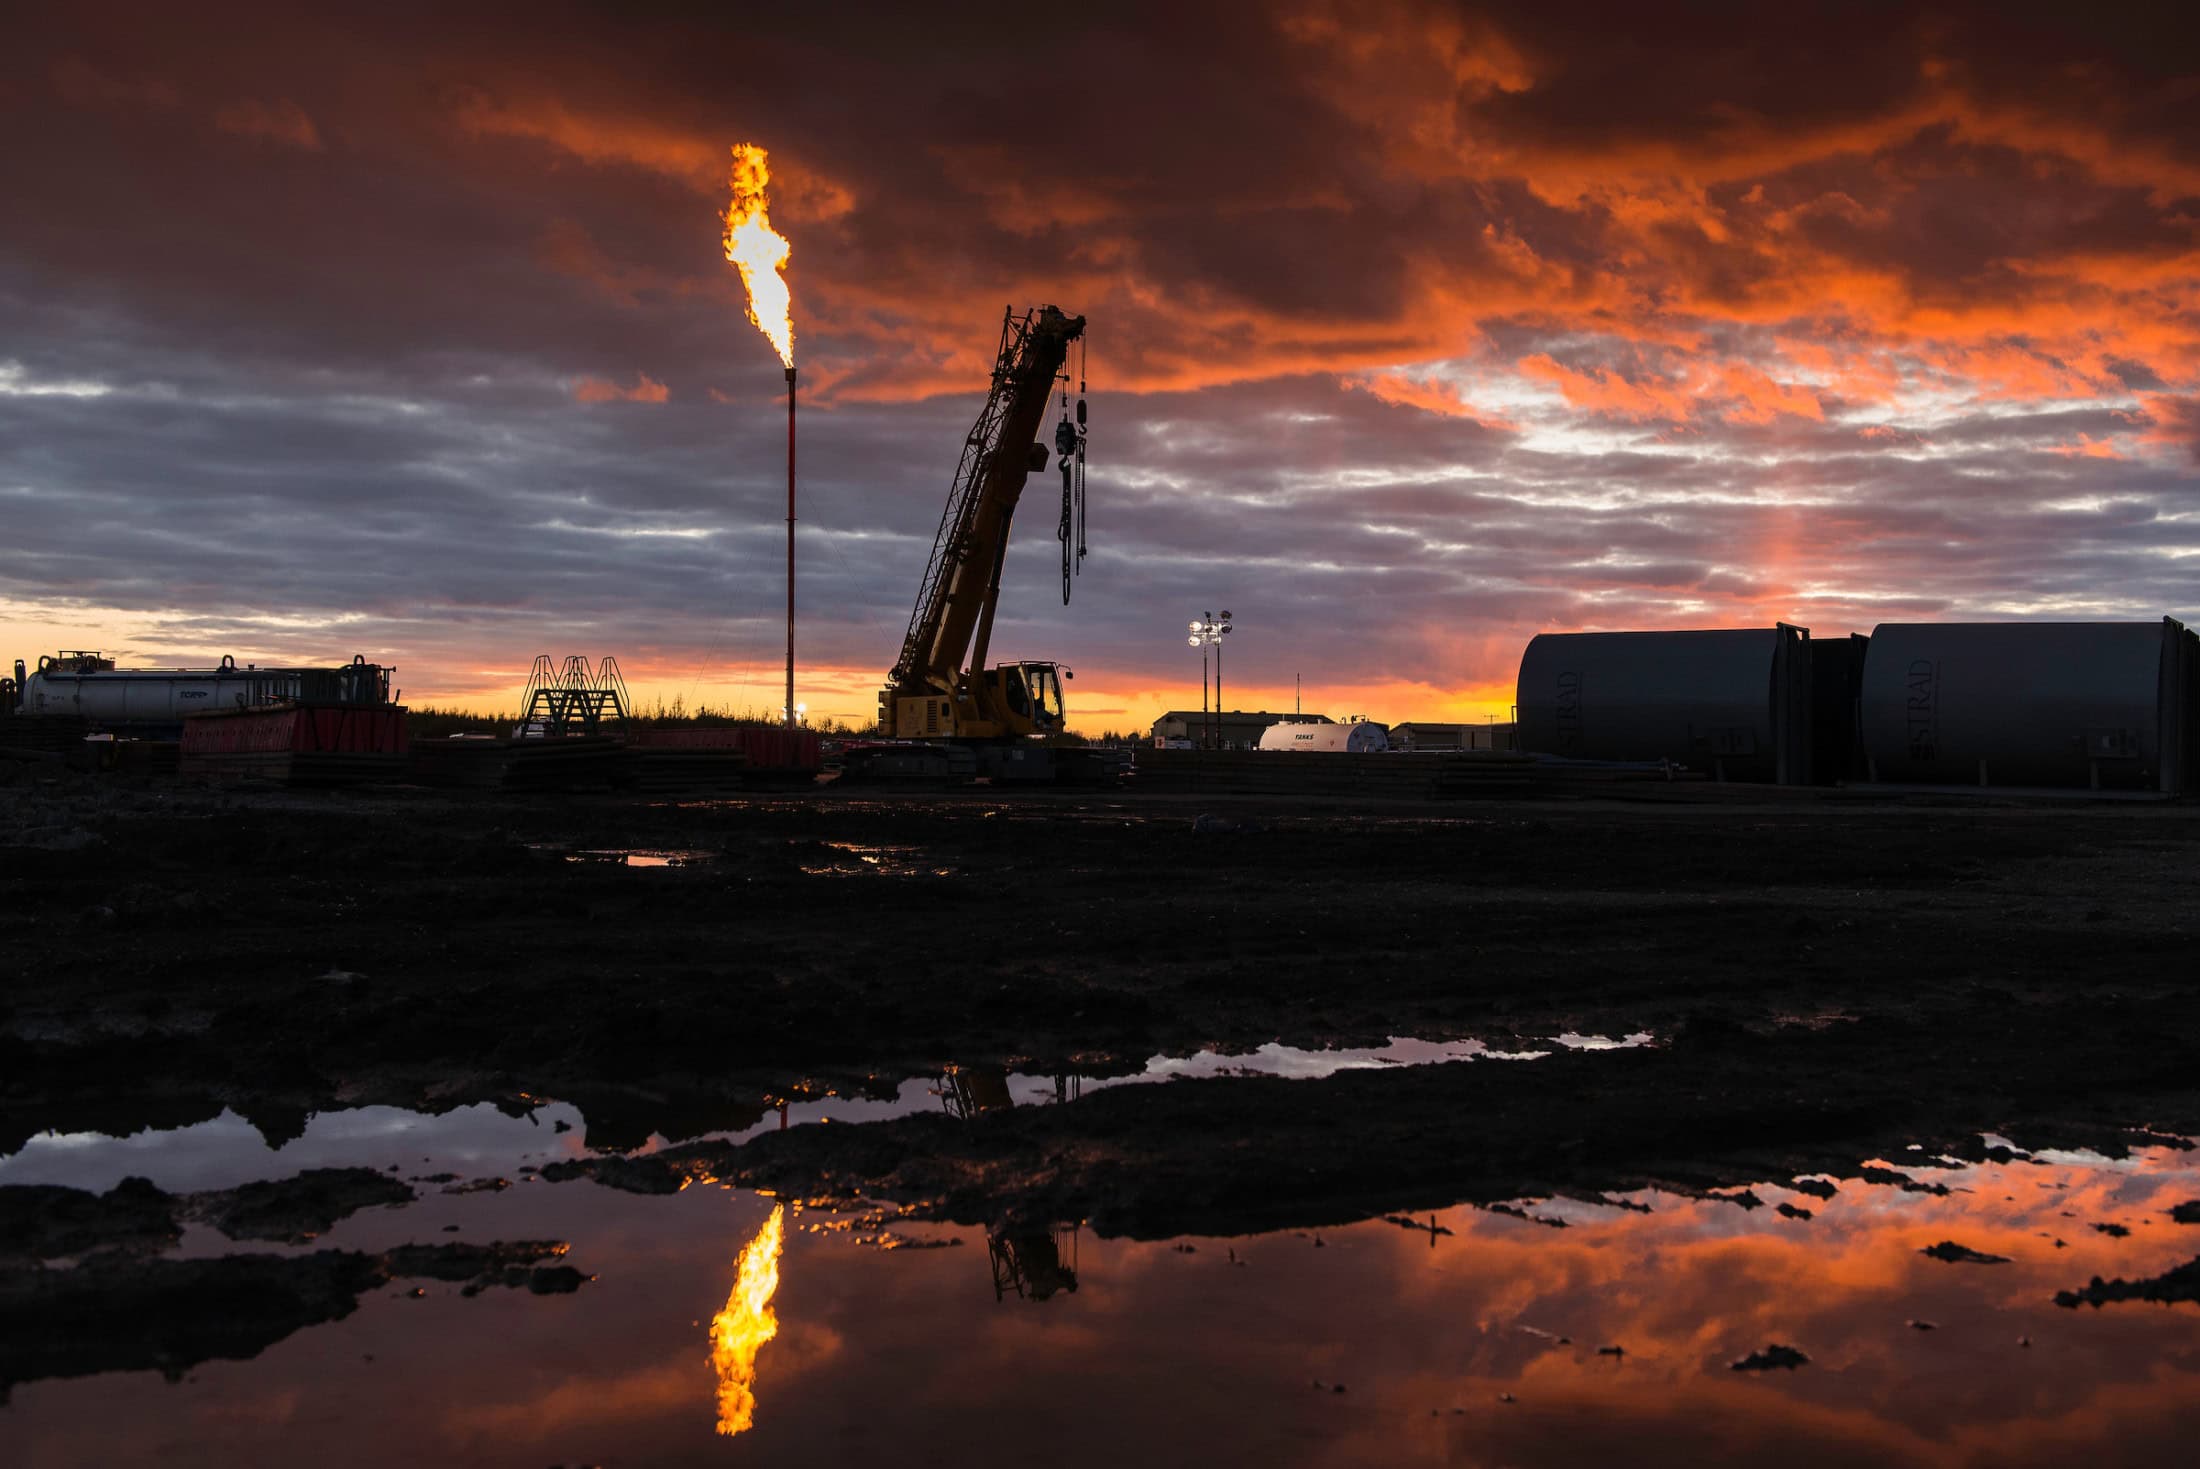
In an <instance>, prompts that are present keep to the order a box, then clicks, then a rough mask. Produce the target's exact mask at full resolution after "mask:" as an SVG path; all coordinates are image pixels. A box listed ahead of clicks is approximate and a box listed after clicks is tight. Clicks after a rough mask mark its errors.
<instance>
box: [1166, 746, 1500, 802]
mask: <svg viewBox="0 0 2200 1469" xmlns="http://www.w3.org/2000/svg"><path fill="white" fill-rule="evenodd" d="M1134 769H1135V771H1136V775H1135V776H1134V777H1133V780H1134V784H1135V786H1136V788H1137V789H1139V790H1142V791H1184V792H1188V793H1193V794H1200V795H1258V796H1374V797H1389V798H1394V799H1398V800H1425V799H1428V798H1431V797H1440V796H1452V795H1476V794H1481V793H1483V792H1485V791H1499V790H1511V789H1519V788H1524V787H1526V786H1528V785H1529V784H1530V783H1531V782H1532V781H1533V779H1534V773H1535V762H1534V761H1533V760H1531V759H1529V758H1528V757H1527V756H1525V755H1513V754H1498V753H1489V752H1474V753H1457V754H1435V753H1427V752H1423V753H1417V754H1415V753H1400V752H1396V751H1389V752H1385V753H1382V754H1372V755H1367V754H1352V753H1348V752H1345V751H1332V750H1140V751H1138V754H1137V760H1136V764H1135V766H1134Z"/></svg>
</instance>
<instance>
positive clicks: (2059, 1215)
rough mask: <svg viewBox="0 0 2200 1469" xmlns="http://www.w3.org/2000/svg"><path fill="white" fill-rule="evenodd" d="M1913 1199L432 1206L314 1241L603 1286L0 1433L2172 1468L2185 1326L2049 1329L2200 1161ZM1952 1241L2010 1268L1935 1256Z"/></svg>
mask: <svg viewBox="0 0 2200 1469" xmlns="http://www.w3.org/2000/svg"><path fill="white" fill-rule="evenodd" d="M308 1133H309V1137H311V1136H312V1134H313V1130H312V1129H311V1128H309V1130H308ZM307 1141H308V1138H300V1139H298V1140H297V1143H294V1144H293V1145H292V1146H297V1145H298V1144H302V1143H305V1142H307ZM1918 1156H1919V1155H1917V1154H1915V1153H1911V1154H1908V1155H1906V1159H1898V1160H1896V1161H1897V1162H1898V1163H1900V1162H1904V1161H1906V1162H1907V1166H1909V1167H1910V1168H1912V1169H1916V1168H1918V1167H1919V1165H1918V1162H1917V1159H1918ZM1925 1176H1926V1177H1928V1178H1930V1179H1931V1180H1932V1181H1933V1182H1936V1183H1939V1184H1943V1185H1945V1186H1946V1187H1947V1188H1948V1189H1949V1192H1948V1193H1947V1194H1945V1195H1940V1194H1925V1193H1916V1192H1905V1191H1903V1190H1901V1189H1899V1188H1896V1187H1887V1186H1874V1185H1870V1184H1866V1183H1863V1182H1860V1181H1858V1180H1856V1179H1847V1180H1843V1181H1840V1182H1839V1183H1838V1184H1833V1185H1826V1186H1819V1187H1814V1188H1813V1189H1812V1190H1808V1191H1806V1190H1797V1189H1791V1188H1788V1187H1785V1186H1783V1185H1782V1184H1779V1183H1761V1184H1758V1185H1756V1186H1755V1187H1754V1188H1753V1189H1752V1190H1751V1192H1752V1194H1753V1195H1754V1196H1755V1197H1757V1198H1759V1199H1761V1200H1762V1201H1763V1206H1762V1207H1757V1208H1744V1207H1742V1206H1741V1205H1739V1204H1737V1203H1736V1202H1732V1201H1727V1200H1710V1199H1690V1198H1682V1197H1678V1196H1674V1195H1670V1194H1664V1193H1658V1192H1654V1191H1646V1192H1641V1193H1636V1194H1631V1195H1628V1196H1626V1197H1625V1198H1624V1199H1622V1200H1620V1201H1619V1202H1618V1203H1617V1204H1613V1205H1605V1204H1599V1203H1584V1202H1581V1201H1578V1200H1570V1199H1559V1200H1519V1201H1516V1202H1515V1204H1514V1205H1512V1206H1507V1207H1508V1208H1517V1209H1518V1211H1519V1212H1518V1213H1517V1214H1515V1213H1511V1212H1499V1211H1497V1210H1494V1209H1475V1208H1469V1207H1458V1208H1452V1209H1444V1210H1438V1211H1436V1212H1435V1213H1433V1214H1426V1215H1422V1214H1416V1215H1415V1216H1413V1217H1412V1218H1410V1219H1406V1218H1399V1219H1395V1220H1385V1219H1376V1220H1369V1221H1367V1222H1365V1223H1361V1224H1355V1225H1350V1226H1347V1227H1343V1228H1338V1229H1323V1230H1319V1231H1314V1230H1307V1231H1286V1232H1279V1233H1274V1234H1266V1235H1255V1236H1248V1237H1240V1238H1235V1239H1210V1238H1200V1237H1194V1238H1186V1239H1176V1240H1159V1241H1150V1242H1138V1241H1128V1240H1116V1239H1100V1238H1096V1237H1094V1236H1093V1235H1092V1234H1091V1232H1090V1231H1087V1230H1084V1229H1081V1228H1079V1227H1078V1226H1076V1225H1075V1224H1073V1223H1066V1224H1062V1225H1057V1226H1054V1227H1044V1226H1042V1227H1039V1228H1035V1229H1025V1230H1019V1231H1017V1232H1014V1233H1009V1234H1000V1235H990V1236H989V1235H988V1233H987V1231H985V1230H984V1229H981V1228H972V1227H951V1226H936V1225H925V1224H916V1223H912V1222H910V1221H908V1220H907V1219H904V1218H899V1217H896V1216H893V1215H891V1214H876V1215H872V1216H868V1217H852V1216H849V1215H834V1214H823V1213H820V1212H818V1211H815V1210H805V1209H803V1208H802V1207H801V1205H800V1204H799V1202H796V1201H780V1200H775V1199H771V1198H767V1197H761V1196H758V1195H755V1194H751V1193H746V1192H741V1191H735V1190H730V1189H723V1188H714V1187H704V1186H697V1187H691V1188H689V1189H686V1190H685V1191H683V1192H681V1193H679V1194H676V1195H672V1196H669V1197H656V1198H650V1197H642V1196H638V1195H632V1194H624V1193H620V1192H618V1191H616V1190H612V1189H604V1188H597V1187H594V1186H591V1185H588V1184H585V1183H573V1184H561V1185H548V1184H538V1185H535V1186H532V1187H525V1188H519V1187H515V1188H512V1189H508V1190H505V1191H502V1192H499V1193H481V1194H468V1195H442V1194H435V1193H429V1194H427V1195H425V1196H424V1197H423V1198H422V1199H421V1200H420V1202H419V1203H417V1204H415V1205H412V1206H410V1207H407V1208H403V1209H398V1210H376V1211H369V1212H367V1213H364V1214H360V1215H356V1216H353V1217H352V1218H350V1219H347V1220H345V1221H343V1223H341V1224H340V1225H338V1226H337V1228H336V1229H335V1230H333V1231H332V1232H331V1233H330V1235H329V1236H328V1237H327V1240H326V1242H327V1243H329V1244H331V1245H335V1246H338V1247H343V1248H366V1249H374V1248H387V1247H388V1246H390V1245H391V1244H393V1243H395V1242H398V1241H401V1240H404V1239H408V1238H410V1239H444V1238H452V1237H453V1236H450V1235H447V1234H444V1233H442V1230H443V1226H444V1225H446V1224H457V1225H459V1226H460V1227H461V1234H460V1235H459V1236H457V1237H462V1238H467V1239H490V1238H515V1237H522V1236H525V1237H538V1236H539V1237H554V1238H558V1239H562V1240H568V1241H570V1242H571V1247H572V1248H571V1254H570V1257H569V1258H571V1259H573V1260H574V1261H576V1262H577V1263H579V1264H580V1265H581V1266H582V1268H584V1269H586V1270H587V1271H589V1272H591V1273H593V1274H595V1275H596V1276H597V1279H595V1280H594V1281H592V1282H591V1283H589V1284H588V1285H587V1286H586V1287H585V1288H583V1289H582V1290H580V1291H578V1292H577V1293H575V1294H572V1295H568V1296H556V1297H533V1296H530V1295H528V1294H527V1293H525V1292H511V1291H496V1292H488V1293H484V1294H481V1295H479V1296H477V1297H475V1298H472V1299H467V1298H465V1297H463V1296H462V1295H461V1294H460V1288H459V1287H458V1286H456V1285H454V1284H449V1283H438V1282H434V1281H430V1282H427V1283H426V1285H425V1287H424V1289H423V1292H422V1294H421V1295H420V1296H419V1297H417V1298H415V1297H413V1296H412V1295H411V1294H410V1292H409V1291H399V1290H397V1289H394V1288H392V1289H382V1290H377V1291H370V1292H368V1293H367V1294H366V1295H365V1297H364V1298H363V1299H362V1300H361V1303H360V1306H359V1308H358V1309H357V1310H356V1311H354V1312H352V1313H351V1314H349V1315H348V1316H345V1317H344V1318H343V1319H341V1320H336V1321H332V1322H328V1323H325V1324H321V1325H316V1326H310V1327H306V1328H303V1329H300V1330H297V1331H295V1332H293V1333H292V1334H291V1335H289V1336H287V1337H285V1338H283V1339H282V1340H280V1341H277V1342H275V1343H274V1344H273V1345H271V1346H268V1347H266V1348H265V1349H264V1350H262V1351H260V1352H259V1353H258V1354H257V1355H255V1356H253V1357H251V1358H250V1359H249V1360H242V1361H207V1362H203V1363H199V1364H197V1365H195V1366H190V1367H189V1368H188V1369H187V1370H186V1371H184V1372H183V1373H182V1374H181V1380H179V1381H176V1382H173V1383H170V1382H166V1381H163V1380H162V1378H161V1376H160V1375H159V1374H158V1373H155V1372H151V1371H137V1372H124V1373H109V1374H105V1375H101V1376H96V1377H85V1378H74V1379H61V1378H45V1379H34V1380H27V1381H24V1382H20V1383H18V1384H17V1385H16V1386H15V1387H14V1389H13V1393H12V1398H11V1400H10V1401H9V1403H8V1405H7V1406H6V1407H4V1408H0V1422H4V1424H5V1429H4V1431H5V1432H6V1434H7V1436H8V1441H9V1442H10V1443H11V1445H13V1446H14V1449H13V1454H14V1455H19V1456H20V1460H19V1461H20V1462H24V1463H29V1464H39V1465H64V1464H87V1465H88V1464H100V1463H115V1462H160V1463H163V1464H169V1465H189V1464H231V1463H239V1462H246V1463H307V1462H310V1463H316V1464H330V1465H349V1464H383V1463H391V1462H419V1463H431V1462H432V1463H445V1462H460V1461H463V1462H468V1463H480V1464H496V1465H502V1464H512V1465H532V1466H540V1465H543V1464H554V1463H564V1464H573V1463H607V1464H609V1463H638V1464H639V1463H646V1464H670V1465H681V1464H711V1465H720V1464H727V1463H767V1462H814V1461H818V1460H820V1459H822V1460H824V1461H826V1462H833V1463H870V1462H881V1463H883V1462H903V1461H909V1460H916V1461H929V1460H931V1459H933V1458H937V1459H939V1460H940V1461H942V1462H950V1461H958V1460H960V1459H963V1458H966V1457H968V1456H969V1455H970V1454H971V1452H972V1451H973V1450H974V1449H977V1448H978V1446H981V1445H984V1444H987V1443H1015V1444H1018V1445H1024V1446H1029V1447H1030V1450H1031V1452H1033V1453H1034V1454H1041V1453H1043V1456H1044V1457H1045V1458H1046V1459H1047V1460H1049V1461H1050V1462H1057V1463H1061V1464H1064V1465H1088V1464H1090V1465H1116V1464H1122V1463H1125V1462H1136V1461H1141V1460H1143V1461H1156V1460H1158V1461H1161V1462H1180V1461H1187V1462H1189V1461H1207V1460H1226V1461H1230V1462H1241V1463H1262V1464H1270V1463H1272V1464H1323V1465H1342V1464H1363V1463H1382V1464H1402V1465H1422V1464H1430V1465H1434V1464H1514V1465H1523V1466H1564V1465H1597V1466H1608V1465H1611V1464H1620V1463H1644V1462H1687V1463H1740V1462H1765V1463H1791V1462H1792V1463H1806V1464H1819V1465H1847V1464H1855V1463H1864V1462H1869V1463H1873V1464H1875V1465H1884V1466H1910V1465H1917V1466H1923V1465H1942V1464H1976V1465H1989V1464H1990V1465H1995V1466H2030V1465H2038V1466H2046V1465H2065V1464H2069V1463H2072V1462H2097V1463H2103V1464H2107V1463H2175V1462H2182V1461H2183V1458H2184V1457H2185V1454H2186V1452H2187V1449H2188V1447H2189V1443H2190V1441H2191V1437H2192V1435H2193V1434H2194V1433H2196V1432H2200V1348H2196V1345H2195V1343H2196V1337H2200V1332H2196V1328H2200V1309H2196V1308H2195V1307H2193V1306H2192V1305H2189V1304H2184V1305H2170V1306H2164V1305H2159V1304H2153V1303H2148V1302H2144V1301H2131V1302H2119V1303H2116V1304H2110V1305H2107V1306H2103V1307H2101V1308H2098V1309H2096V1308H2093V1307H2091V1306H2086V1305H2079V1306H2074V1307H2066V1306H2058V1305H2057V1304H2056V1303H2055V1296H2056V1293H2057V1292H2058V1291H2062V1290H2066V1289H2071V1288H2074V1287H2082V1286H2084V1285H2085V1284H2086V1283H2087V1282H2088V1281H2089V1280H2090V1279H2091V1278H2092V1277H2093V1276H2096V1275H2100V1276H2105V1277H2108V1278H2111V1279H2114V1278H2118V1277H2123V1278H2131V1279H2137V1278H2141V1277H2147V1276H2153V1275H2158V1274H2160V1273H2162V1272H2164V1271H2166V1270H2168V1269H2170V1268H2172V1267H2174V1266H2177V1265H2179V1264H2182V1263H2183V1262H2185V1261H2186V1260H2188V1259H2190V1258H2192V1257H2193V1256H2194V1254H2195V1253H2200V1228H2195V1227H2192V1226H2180V1225H2177V1224H2175V1223H2172V1222H2171V1220H2170V1217H2169V1213H2168V1211H2169V1209H2170V1208H2171V1207H2172V1206H2173V1205H2174V1204H2176V1203H2179V1202H2182V1201H2184V1200H2187V1199H2193V1198H2200V1162H2196V1160H2195V1155H2194V1154H2192V1153H2189V1152H2176V1151H2171V1150H2169V1149H2153V1150H2148V1151H2145V1152H2142V1153H2140V1154H2137V1155H2135V1156H2134V1157H2132V1158H2130V1159H2126V1160H2118V1161H2117V1162H2116V1163H2115V1164H2114V1165H2110V1164H2107V1163H2106V1162H2105V1161H2103V1160H2094V1161H2084V1160H2080V1161H2048V1160H2046V1159H2044V1158H2041V1157H2037V1156H2034V1157H2023V1158H2018V1159H2016V1160H2014V1161H2011V1162H2006V1163H1988V1164H1980V1165H1976V1166H1966V1167H1960V1168H1952V1169H1939V1168H1934V1169H1930V1170H1926V1172H1925ZM1621 1204H1624V1205H1625V1206H1626V1207H1620V1205H1621ZM1778 1205H1787V1206H1788V1207H1789V1208H1790V1209H1791V1210H1793V1211H1795V1212H1794V1213H1792V1214H1783V1213H1780V1212H1778V1211H1777V1206H1778ZM1805 1210H1807V1211H1808V1212H1809V1217H1807V1218H1804V1217H1799V1216H1800V1215H1801V1214H1802V1212H1803V1211H1805ZM775 1219H776V1221H777V1226H776V1230H777V1232H780V1233H782V1234H783V1245H781V1246H780V1247H778V1248H777V1249H774V1248H773V1247H772V1245H773V1241H772V1236H773V1235H774V1233H775V1226H774V1220H775ZM1538 1221H1544V1222H1538ZM1551 1221H1556V1222H1561V1223H1563V1224H1564V1225H1565V1226H1566V1227H1565V1228H1563V1229H1556V1228H1551V1227H1549V1222H1551ZM2096 1224H2116V1225H2118V1226H2120V1227H2121V1228H2123V1229H2124V1230H2126V1231H2127V1232H2126V1233H2125V1234H2123V1235H2120V1236H2119V1235H2112V1234H2109V1233H2106V1232H2102V1231H2099V1230H2096V1229H2095V1228H2094V1227H2093V1226H2094V1225H2096ZM1944 1241H1946V1242H1953V1243H1955V1244H1958V1245H1960V1246H1961V1247H1962V1248H1963V1249H1964V1250H1968V1251H1971V1252H1973V1253H1974V1254H1976V1255H1993V1256H2002V1257H2006V1259H2005V1261H2004V1262H2003V1263H1994V1264H1986V1263H1978V1262H1977V1261H1976V1260H1974V1259H1972V1258H1970V1257H1968V1256H1965V1255H1961V1254H1955V1255H1954V1256H1953V1257H1952V1258H1943V1257H1941V1256H1936V1255H1932V1254H1927V1253H1925V1251H1927V1250H1928V1249H1932V1248H1935V1247H1936V1246H1938V1245H1939V1244H1940V1243H1941V1242H1944ZM2058 1241H2059V1242H2060V1247H2058V1243H2057V1242H2058ZM926 1246H929V1248H925V1247H926ZM1928 1327H1929V1328H1930V1329H1926V1328H1928ZM1797 1357H1800V1359H1801V1361H1800V1364H1799V1365H1794V1366H1782V1365H1778V1364H1780V1363H1783V1362H1790V1361H1794V1360H1795V1359H1796V1358H1797ZM1752 1361H1753V1362H1754V1365H1753V1366H1752V1367H1751V1368H1749V1369H1746V1370H1737V1369H1736V1367H1735V1365H1734V1364H1736V1363H1738V1362H1752ZM729 1430H730V1432H731V1434H732V1436H734V1437H735V1438H737V1439H738V1442H731V1443H729V1442H728V1432H729ZM1164 1445H1165V1446H1167V1447H1160V1446H1164Z"/></svg>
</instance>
